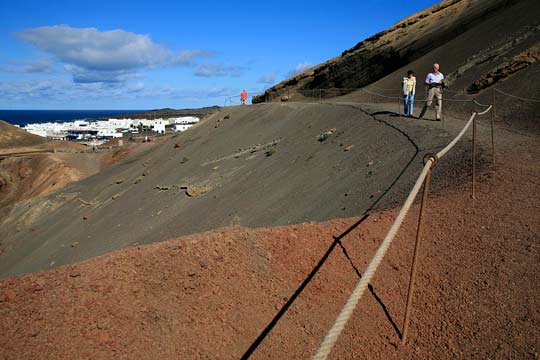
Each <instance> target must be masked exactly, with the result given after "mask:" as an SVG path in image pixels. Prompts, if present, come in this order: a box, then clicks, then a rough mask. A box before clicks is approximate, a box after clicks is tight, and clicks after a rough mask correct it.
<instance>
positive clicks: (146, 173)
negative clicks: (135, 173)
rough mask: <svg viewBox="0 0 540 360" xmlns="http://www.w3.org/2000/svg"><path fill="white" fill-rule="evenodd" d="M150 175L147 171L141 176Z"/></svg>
mask: <svg viewBox="0 0 540 360" xmlns="http://www.w3.org/2000/svg"><path fill="white" fill-rule="evenodd" d="M149 174H150V173H149V172H148V170H145V171H144V172H143V173H142V176H148V175H149Z"/></svg>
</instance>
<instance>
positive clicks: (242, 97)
mask: <svg viewBox="0 0 540 360" xmlns="http://www.w3.org/2000/svg"><path fill="white" fill-rule="evenodd" d="M247 98H248V93H247V91H246V90H242V92H241V93H240V101H242V105H246V102H247Z"/></svg>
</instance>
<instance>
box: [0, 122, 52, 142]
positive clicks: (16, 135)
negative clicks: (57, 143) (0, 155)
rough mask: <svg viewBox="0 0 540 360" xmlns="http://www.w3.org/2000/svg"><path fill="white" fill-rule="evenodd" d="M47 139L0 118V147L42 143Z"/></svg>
mask: <svg viewBox="0 0 540 360" xmlns="http://www.w3.org/2000/svg"><path fill="white" fill-rule="evenodd" d="M45 141H46V139H45V138H42V137H41V136H38V135H33V134H30V133H29V132H27V131H25V130H22V129H19V128H18V127H16V126H13V125H11V124H9V123H7V122H5V121H2V120H0V149H1V148H8V147H16V146H17V147H18V146H30V145H37V144H42V143H44V142H45Z"/></svg>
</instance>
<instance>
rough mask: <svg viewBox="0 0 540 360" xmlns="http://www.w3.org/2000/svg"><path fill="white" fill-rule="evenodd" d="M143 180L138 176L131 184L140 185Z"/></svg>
mask: <svg viewBox="0 0 540 360" xmlns="http://www.w3.org/2000/svg"><path fill="white" fill-rule="evenodd" d="M143 179H144V178H143V177H142V176H139V177H137V178H136V179H135V181H133V184H135V185H137V184H138V183H140V182H141V181H142V180H143Z"/></svg>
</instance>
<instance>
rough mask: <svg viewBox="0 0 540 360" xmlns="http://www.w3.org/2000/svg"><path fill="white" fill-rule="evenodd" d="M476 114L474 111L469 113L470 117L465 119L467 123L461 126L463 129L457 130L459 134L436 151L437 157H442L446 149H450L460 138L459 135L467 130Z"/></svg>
mask: <svg viewBox="0 0 540 360" xmlns="http://www.w3.org/2000/svg"><path fill="white" fill-rule="evenodd" d="M475 116H476V113H473V114H472V115H471V118H470V119H469V121H467V124H465V126H464V127H463V129H461V131H460V132H459V134H458V135H457V136H456V137H455V138H454V140H452V141H451V142H450V143H449V144H448V145H446V146H445V147H444V149H442V150H441V151H439V152H438V153H437V158H439V159H440V158H442V157H443V156H444V155H446V153H447V152H448V151H450V149H451V148H453V147H454V145H456V143H457V142H458V141H459V139H461V137H462V136H463V134H465V131H467V129H468V128H469V126H471V123H472V122H473V120H474V117H475Z"/></svg>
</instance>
